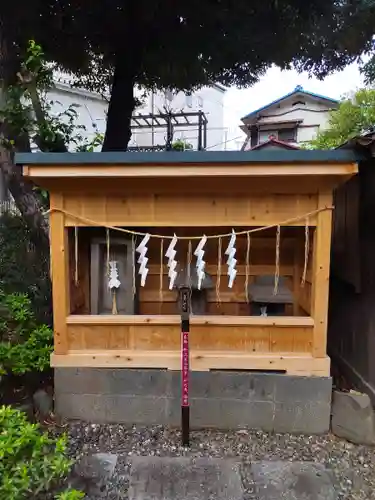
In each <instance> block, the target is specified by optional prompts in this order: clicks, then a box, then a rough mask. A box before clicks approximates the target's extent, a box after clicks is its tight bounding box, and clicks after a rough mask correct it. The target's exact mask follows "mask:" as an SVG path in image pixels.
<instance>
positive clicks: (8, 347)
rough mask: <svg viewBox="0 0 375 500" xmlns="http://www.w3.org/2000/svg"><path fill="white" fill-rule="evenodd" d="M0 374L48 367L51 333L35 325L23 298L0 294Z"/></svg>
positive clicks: (22, 296) (44, 327) (29, 307)
mask: <svg viewBox="0 0 375 500" xmlns="http://www.w3.org/2000/svg"><path fill="white" fill-rule="evenodd" d="M0 317H1V320H0V373H2V374H8V373H13V374H15V375H20V374H24V373H27V372H31V371H44V370H46V369H48V368H49V358H50V354H51V352H52V341H53V335H52V330H51V329H50V328H49V327H48V326H46V325H37V324H36V322H35V318H34V314H33V312H32V309H31V301H30V300H29V299H28V297H27V296H26V295H23V294H17V293H13V294H10V295H6V294H4V293H0Z"/></svg>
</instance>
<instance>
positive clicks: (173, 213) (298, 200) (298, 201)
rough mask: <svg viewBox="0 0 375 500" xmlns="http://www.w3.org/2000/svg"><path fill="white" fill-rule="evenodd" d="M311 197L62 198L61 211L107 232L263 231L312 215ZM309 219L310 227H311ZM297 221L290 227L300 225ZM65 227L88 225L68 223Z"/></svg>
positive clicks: (142, 195) (135, 195)
mask: <svg viewBox="0 0 375 500" xmlns="http://www.w3.org/2000/svg"><path fill="white" fill-rule="evenodd" d="M316 208H317V197H316V195H310V194H268V195H266V194H254V193H251V194H249V193H248V192H245V193H235V194H217V193H209V192H206V193H199V192H198V193H195V192H194V191H193V192H192V191H190V192H186V193H181V194H180V193H179V194H178V195H176V194H173V193H163V192H161V193H156V194H155V193H152V194H151V193H147V194H145V193H132V194H129V195H126V192H125V194H123V195H122V196H120V195H119V194H118V193H117V194H116V193H114V194H111V193H108V192H105V194H103V195H100V194H98V193H97V192H95V193H93V194H90V193H88V192H84V193H81V192H80V193H79V194H77V193H66V194H65V195H64V209H65V210H67V211H68V212H70V213H73V214H75V215H78V216H82V217H86V218H88V219H91V220H95V221H96V222H98V223H99V224H108V225H111V226H123V225H124V223H126V225H127V226H137V225H142V226H154V227H162V226H165V227H173V226H175V227H184V226H186V227H188V226H196V227H197V226H209V227H213V226H222V225H228V226H241V225H246V226H248V225H249V224H250V225H254V226H264V225H269V224H274V223H277V222H283V221H284V220H287V219H290V218H293V217H296V216H299V215H302V216H303V215H304V214H305V213H308V212H311V211H313V210H316ZM315 219H316V218H315V217H311V221H310V222H311V224H315ZM304 223H305V221H304V220H301V221H298V222H295V223H293V225H297V226H298V225H299V226H301V225H304ZM66 225H68V226H75V225H87V224H85V223H83V222H79V221H77V220H76V219H73V218H70V217H67V220H66Z"/></svg>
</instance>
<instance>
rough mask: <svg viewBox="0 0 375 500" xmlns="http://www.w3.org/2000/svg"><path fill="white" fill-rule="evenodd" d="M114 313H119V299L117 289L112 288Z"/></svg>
mask: <svg viewBox="0 0 375 500" xmlns="http://www.w3.org/2000/svg"><path fill="white" fill-rule="evenodd" d="M112 314H118V311H117V300H116V289H113V290H112Z"/></svg>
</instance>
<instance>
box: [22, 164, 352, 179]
mask: <svg viewBox="0 0 375 500" xmlns="http://www.w3.org/2000/svg"><path fill="white" fill-rule="evenodd" d="M27 168H28V170H25V172H27V176H28V177H34V178H39V179H41V178H50V179H51V178H63V177H69V178H108V177H115V178H147V177H149V178H150V177H151V178H157V177H159V178H160V177H163V178H168V177H171V178H179V177H210V176H212V177H228V178H230V177H274V176H281V177H286V176H288V177H294V176H303V177H306V176H316V175H327V176H341V175H354V174H356V173H357V171H358V168H357V164H356V163H331V164H328V163H310V164H309V163H279V164H275V163H247V164H246V163H245V164H236V163H234V164H229V165H225V164H215V163H212V164H197V165H194V164H189V163H178V164H174V163H168V164H165V165H149V164H141V165H131V164H127V165H113V164H112V165H111V164H107V165H98V164H95V165H82V164H78V165H59V166H56V165H30V164H29V165H27Z"/></svg>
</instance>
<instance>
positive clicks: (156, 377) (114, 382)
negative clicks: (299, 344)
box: [55, 368, 332, 434]
mask: <svg viewBox="0 0 375 500" xmlns="http://www.w3.org/2000/svg"><path fill="white" fill-rule="evenodd" d="M331 387H332V381H331V379H330V378H329V377H296V376H289V375H285V374H272V373H250V372H244V371H239V372H234V371H210V372H192V373H191V374H190V408H191V416H190V419H191V426H192V427H193V428H204V427H214V428H221V429H236V428H243V427H247V428H253V429H262V430H265V431H275V432H296V433H306V434H311V433H323V432H326V431H327V430H328V429H329V422H330V404H331ZM55 400H56V411H57V413H58V414H60V415H61V416H63V417H65V418H70V419H80V420H88V421H91V422H112V423H115V422H118V423H125V424H129V425H131V424H141V425H152V424H161V425H172V426H179V425H180V420H181V415H180V412H181V409H180V402H181V377H180V373H179V372H174V371H167V370H148V369H144V370H143V369H133V370H132V369H91V368H79V369H75V368H57V369H56V370H55Z"/></svg>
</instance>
